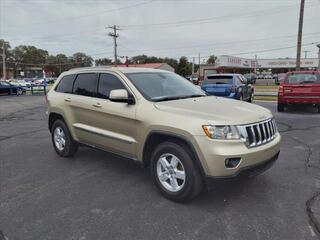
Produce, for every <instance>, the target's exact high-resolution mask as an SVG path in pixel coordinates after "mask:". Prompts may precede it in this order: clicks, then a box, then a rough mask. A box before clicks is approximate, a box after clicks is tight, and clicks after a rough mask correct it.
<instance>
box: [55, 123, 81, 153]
mask: <svg viewBox="0 0 320 240" xmlns="http://www.w3.org/2000/svg"><path fill="white" fill-rule="evenodd" d="M51 136H52V143H53V147H54V149H55V150H56V152H57V153H58V155H60V156H61V157H72V156H73V155H74V154H75V153H76V152H77V150H78V143H77V142H76V141H74V140H73V138H72V136H71V135H70V132H69V130H68V128H67V126H66V124H65V123H64V121H62V120H56V121H55V122H54V123H53V125H52V129H51Z"/></svg>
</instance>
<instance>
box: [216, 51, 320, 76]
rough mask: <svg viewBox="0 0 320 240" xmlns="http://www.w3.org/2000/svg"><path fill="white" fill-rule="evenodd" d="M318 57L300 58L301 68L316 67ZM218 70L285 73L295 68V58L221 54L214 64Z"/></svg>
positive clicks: (309, 68)
mask: <svg viewBox="0 0 320 240" xmlns="http://www.w3.org/2000/svg"><path fill="white" fill-rule="evenodd" d="M318 62H319V60H318V58H302V59H301V69H302V70H311V69H316V68H317V67H318ZM216 67H217V69H218V70H219V72H239V71H240V72H242V73H246V72H253V71H254V70H255V69H257V70H258V71H271V72H272V73H285V72H288V71H291V70H294V69H295V68H296V59H295V58H280V59H246V58H239V57H233V56H227V55H223V56H220V57H219V62H218V65H217V66H216Z"/></svg>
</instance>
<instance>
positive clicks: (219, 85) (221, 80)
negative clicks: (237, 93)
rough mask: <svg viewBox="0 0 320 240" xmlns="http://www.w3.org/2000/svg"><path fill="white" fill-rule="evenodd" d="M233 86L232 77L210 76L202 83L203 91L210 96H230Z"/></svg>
mask: <svg viewBox="0 0 320 240" xmlns="http://www.w3.org/2000/svg"><path fill="white" fill-rule="evenodd" d="M232 86H233V76H232V75H211V76H210V75H209V76H207V78H206V79H205V80H204V81H203V83H202V90H204V91H205V92H207V93H209V94H210V95H215V96H229V95H230V93H231V88H232Z"/></svg>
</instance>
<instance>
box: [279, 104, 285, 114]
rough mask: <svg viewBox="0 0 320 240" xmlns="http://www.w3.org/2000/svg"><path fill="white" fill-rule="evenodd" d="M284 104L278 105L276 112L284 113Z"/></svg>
mask: <svg viewBox="0 0 320 240" xmlns="http://www.w3.org/2000/svg"><path fill="white" fill-rule="evenodd" d="M284 107H285V106H284V104H282V103H278V107H277V109H278V112H284Z"/></svg>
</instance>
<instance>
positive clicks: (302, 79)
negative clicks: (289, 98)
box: [288, 73, 320, 84]
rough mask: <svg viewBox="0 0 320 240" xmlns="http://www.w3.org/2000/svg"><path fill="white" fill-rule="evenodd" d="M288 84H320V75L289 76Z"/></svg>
mask: <svg viewBox="0 0 320 240" xmlns="http://www.w3.org/2000/svg"><path fill="white" fill-rule="evenodd" d="M288 83H291V84H303V83H312V84H320V75H319V74H311V73H306V74H292V75H289V76H288Z"/></svg>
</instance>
